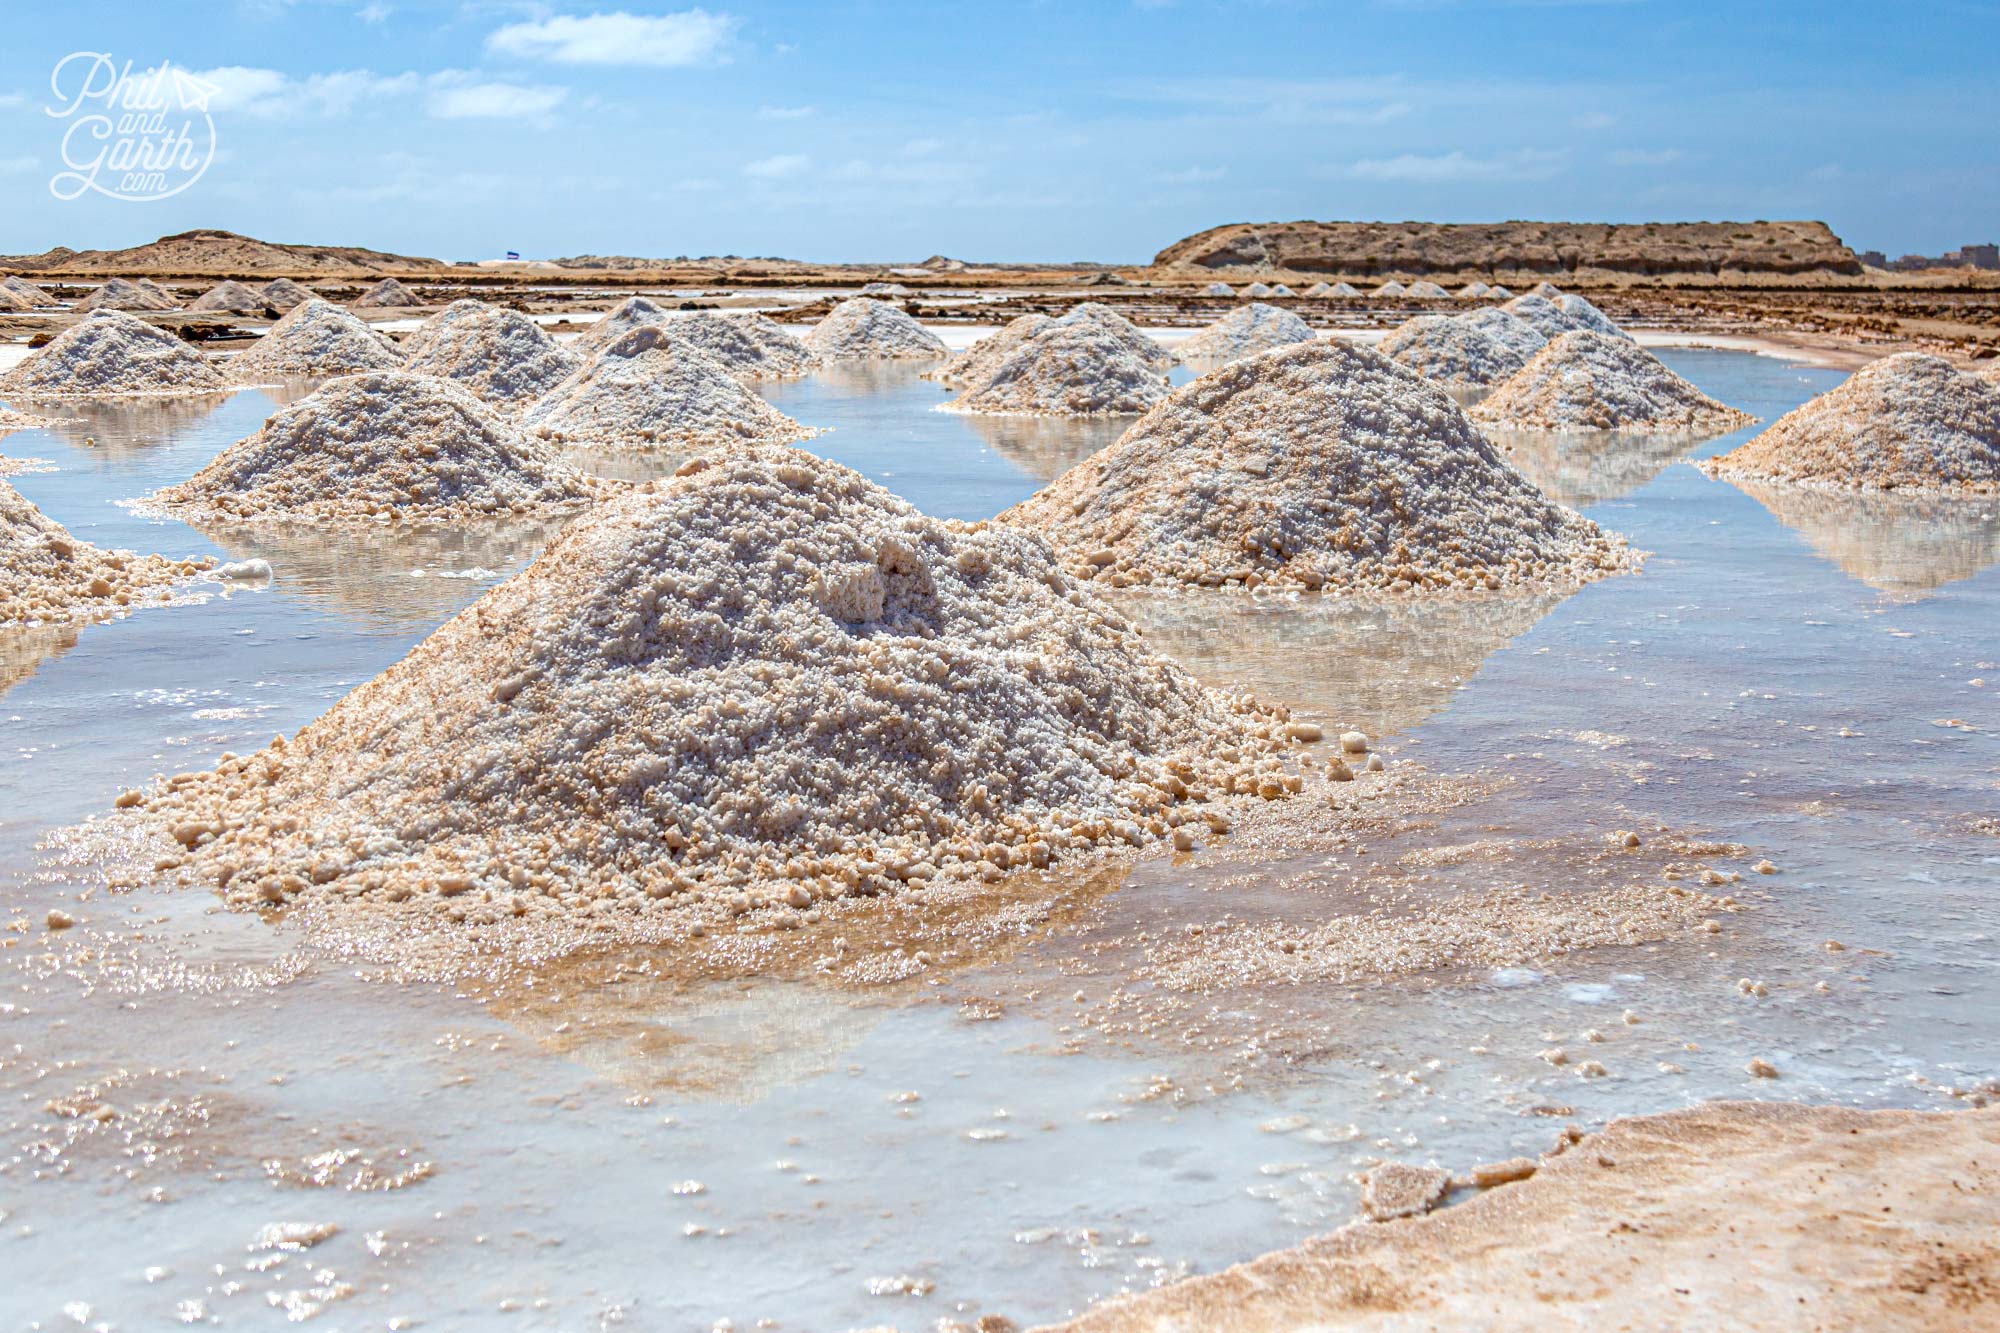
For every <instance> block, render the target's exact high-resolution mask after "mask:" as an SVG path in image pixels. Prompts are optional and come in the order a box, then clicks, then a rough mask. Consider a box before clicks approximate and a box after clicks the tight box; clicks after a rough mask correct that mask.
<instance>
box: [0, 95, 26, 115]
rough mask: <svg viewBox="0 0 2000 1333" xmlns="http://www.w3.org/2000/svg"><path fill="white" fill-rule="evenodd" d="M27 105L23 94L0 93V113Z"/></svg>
mask: <svg viewBox="0 0 2000 1333" xmlns="http://www.w3.org/2000/svg"><path fill="white" fill-rule="evenodd" d="M27 104H28V98H27V95H26V94H25V93H0V111H8V110H11V109H12V108H14V107H17V106H26V105H27Z"/></svg>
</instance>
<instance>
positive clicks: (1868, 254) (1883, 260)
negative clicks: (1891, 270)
mask: <svg viewBox="0 0 2000 1333" xmlns="http://www.w3.org/2000/svg"><path fill="white" fill-rule="evenodd" d="M1858 258H1859V259H1860V260H1861V262H1862V263H1864V264H1866V265H1867V266H1868V267H1869V268H1887V267H1889V256H1887V255H1885V254H1883V253H1882V252H1881V251H1880V250H1863V251H1862V252H1861V254H1860V255H1859V256H1858Z"/></svg>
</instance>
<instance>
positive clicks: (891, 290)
mask: <svg viewBox="0 0 2000 1333" xmlns="http://www.w3.org/2000/svg"><path fill="white" fill-rule="evenodd" d="M857 290H859V291H860V293H861V294H862V295H863V296H908V295H909V294H910V289H909V288H908V287H905V286H904V285H903V284H902V283H900V282H870V283H866V284H864V285H862V286H861V287H860V288H858V289H857Z"/></svg>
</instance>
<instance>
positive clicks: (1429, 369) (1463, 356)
mask: <svg viewBox="0 0 2000 1333" xmlns="http://www.w3.org/2000/svg"><path fill="white" fill-rule="evenodd" d="M1499 318H1500V319H1501V320H1504V321H1505V322H1507V323H1509V324H1512V325H1514V327H1515V328H1517V329H1519V330H1520V331H1521V332H1522V333H1523V334H1526V335H1527V336H1528V338H1530V339H1532V340H1533V345H1532V346H1528V347H1523V346H1521V344H1520V342H1519V341H1518V340H1511V339H1503V338H1501V337H1499V336H1498V335H1497V334H1496V333H1495V332H1494V331H1493V330H1492V329H1491V328H1489V327H1487V326H1485V325H1483V324H1480V323H1478V322H1476V321H1474V320H1472V319H1468V318H1467V317H1465V316H1463V315H1418V316H1417V317H1416V318H1414V319H1410V320H1406V321H1404V323H1403V324H1401V325H1400V326H1398V327H1397V328H1396V329H1395V330H1394V331H1393V332H1392V333H1390V334H1389V336H1388V337H1387V338H1384V339H1383V340H1382V342H1381V345H1380V350H1381V352H1382V355H1384V356H1386V357H1388V358H1389V359H1390V360H1392V361H1395V362H1397V363H1398V364H1400V365H1405V366H1408V367H1409V368H1410V369H1412V370H1414V371H1416V372H1417V373H1419V374H1421V375H1422V376H1424V378H1426V379H1430V380H1435V381H1437V382H1438V383H1439V384H1450V385H1457V386H1466V385H1486V384H1498V383H1499V382H1500V381H1501V380H1504V379H1506V378H1507V377H1508V376H1510V375H1512V374H1514V373H1515V372H1516V371H1518V370H1520V369H1521V367H1523V366H1525V365H1527V364H1528V359H1529V358H1530V357H1532V356H1533V355H1534V354H1535V352H1537V351H1538V350H1540V348H1541V344H1542V338H1541V336H1540V335H1539V334H1537V333H1536V332H1535V331H1534V330H1533V329H1531V328H1529V327H1528V326H1527V325H1525V324H1523V323H1521V322H1520V321H1519V320H1517V319H1514V318H1513V317H1512V316H1510V315H1501V316H1499Z"/></svg>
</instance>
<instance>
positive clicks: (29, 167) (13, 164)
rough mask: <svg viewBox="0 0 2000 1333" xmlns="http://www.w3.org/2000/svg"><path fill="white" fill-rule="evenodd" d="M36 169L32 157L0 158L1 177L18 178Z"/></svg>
mask: <svg viewBox="0 0 2000 1333" xmlns="http://www.w3.org/2000/svg"><path fill="white" fill-rule="evenodd" d="M34 169H35V159H34V158H32V157H0V176H18V175H20V174H21V173H22V172H25V171H33V170H34Z"/></svg>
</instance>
